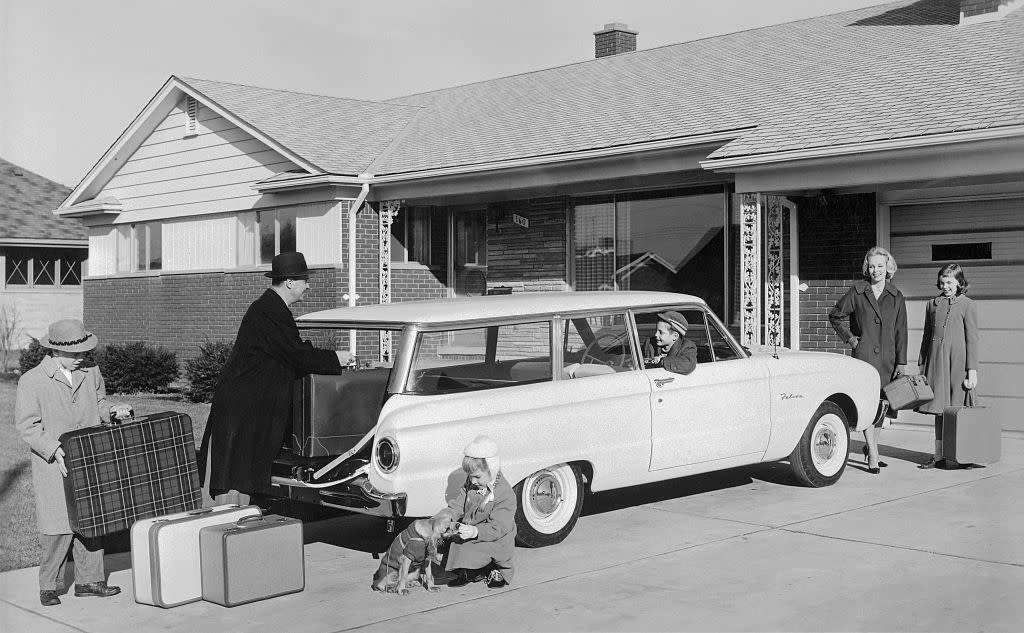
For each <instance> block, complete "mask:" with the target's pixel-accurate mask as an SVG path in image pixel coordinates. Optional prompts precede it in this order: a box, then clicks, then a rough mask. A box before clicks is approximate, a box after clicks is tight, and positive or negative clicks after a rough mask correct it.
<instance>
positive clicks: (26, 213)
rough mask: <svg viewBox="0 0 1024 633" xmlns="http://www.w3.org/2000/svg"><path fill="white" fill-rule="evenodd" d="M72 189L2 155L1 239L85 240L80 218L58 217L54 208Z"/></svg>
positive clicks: (0, 169)
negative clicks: (4, 158)
mask: <svg viewBox="0 0 1024 633" xmlns="http://www.w3.org/2000/svg"><path fill="white" fill-rule="evenodd" d="M70 192H71V189H69V188H67V187H65V186H64V185H62V184H59V183H56V182H54V181H52V180H49V179H48V178H44V177H42V176H40V175H39V174H35V173H32V172H30V171H28V170H27V169H23V168H21V167H18V166H17V165H15V164H14V163H11V162H8V161H6V160H3V159H2V158H0V242H7V241H15V240H17V241H20V240H45V241H63V240H79V241H82V242H83V243H84V241H85V240H86V237H87V231H86V228H85V227H84V226H82V224H81V222H79V221H77V220H68V219H62V218H58V217H56V216H54V215H53V209H56V208H57V205H59V204H60V203H61V201H62V200H64V198H65V197H67V195H68V194H69V193H70Z"/></svg>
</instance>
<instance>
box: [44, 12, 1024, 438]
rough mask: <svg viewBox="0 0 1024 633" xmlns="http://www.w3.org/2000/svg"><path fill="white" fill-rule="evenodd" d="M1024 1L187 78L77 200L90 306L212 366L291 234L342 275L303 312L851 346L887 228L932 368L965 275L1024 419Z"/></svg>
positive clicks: (1005, 399) (987, 359)
mask: <svg viewBox="0 0 1024 633" xmlns="http://www.w3.org/2000/svg"><path fill="white" fill-rule="evenodd" d="M1021 4H1022V3H1021V2H1020V0H1012V1H1011V0H991V1H988V2H977V1H973V0H963V1H962V2H960V3H959V4H958V3H957V2H955V1H953V2H950V1H948V0H914V1H909V0H904V1H901V2H895V3H891V4H886V5H881V6H877V7H871V8H867V9H860V10H856V11H850V12H845V13H839V14H835V15H828V16H823V17H819V18H813V19H808V20H801V21H798V22H792V23H787V24H780V25H776V26H770V27H765V28H760V29H753V30H749V31H743V32H740V33H733V34H728V35H722V36H718V37H712V38H706V39H701V40H696V41H692V42H684V43H681V44H675V45H671V46H663V47H659V48H655V49H651V50H640V51H637V50H635V45H636V37H637V34H636V32H634V31H630V30H629V29H628V28H627V27H626V26H625V25H621V24H610V25H607V26H606V27H605V29H603V30H599V31H598V32H596V33H595V51H596V52H597V54H598V57H597V58H596V59H593V60H589V61H586V62H581V63H577V64H570V65H566V66H561V67H556V68H550V69H546V70H540V71H536V72H531V73H526V74H521V75H515V76H511V77H503V78H498V79H493V80H488V81H483V82H479V83H474V84H468V85H464V86H457V87H453V88H447V89H442V90H437V91H433V92H428V93H423V94H416V95H410V96H405V97H398V98H394V99H391V100H388V101H380V102H371V101H356V100H350V99H344V98H339V97H328V96H320V95H310V94H300V93H295V92H288V91H281V90H272V89H267V88H259V87H254V86H241V85H236V84H229V83H222V82H215V81H209V80H202V79H191V78H185V77H177V76H173V77H171V78H170V79H169V80H168V81H167V82H166V83H165V84H164V85H163V87H162V88H161V89H160V90H159V92H158V93H157V94H156V95H155V96H154V97H153V99H152V100H151V101H150V102H149V104H148V105H147V106H146V107H145V109H144V110H143V111H142V112H141V113H140V114H139V116H138V117H137V118H136V119H135V121H133V122H132V124H131V125H130V126H129V127H128V128H127V129H126V130H125V132H124V133H123V134H122V135H121V136H120V137H119V138H118V139H117V140H116V141H115V142H114V144H113V145H112V146H111V148H110V149H109V150H108V152H107V153H106V154H104V155H103V156H102V157H101V158H100V160H99V162H98V163H97V164H96V165H95V166H94V167H93V168H92V169H91V170H90V171H89V173H88V174H87V175H86V176H85V178H84V179H83V180H82V182H81V184H80V185H79V186H78V187H77V188H76V189H75V190H74V191H73V192H72V193H71V194H70V195H69V196H68V198H67V199H66V200H65V201H64V203H63V204H61V205H60V207H59V209H58V213H59V214H60V215H63V216H68V217H77V218H82V219H83V221H84V222H85V223H86V224H87V225H88V226H89V255H90V264H89V270H88V275H87V277H86V279H85V282H84V284H85V297H86V298H85V317H86V320H87V322H88V323H89V324H90V326H91V327H93V328H95V329H96V330H97V331H98V332H99V333H100V335H101V336H103V337H105V338H108V339H139V338H143V339H147V340H149V341H151V342H154V343H158V344H162V345H166V346H168V347H170V348H172V349H175V350H176V351H178V352H179V353H181V354H184V355H186V356H188V355H190V354H192V353H194V351H195V343H196V342H197V341H200V340H202V339H203V338H204V337H208V338H222V339H230V338H231V337H233V336H234V333H235V330H236V328H237V324H238V321H239V319H240V317H241V315H242V313H243V311H244V310H245V308H246V306H247V305H248V303H249V302H250V301H251V300H252V299H253V298H254V297H255V296H256V295H257V294H258V293H259V292H260V291H261V290H262V289H263V288H264V287H265V285H266V280H265V279H264V277H263V276H262V273H263V272H264V271H265V270H266V269H267V267H268V266H267V265H268V263H269V261H270V258H271V257H272V256H273V255H274V253H276V252H280V251H282V250H290V249H293V248H294V249H297V250H301V251H303V252H304V253H305V254H306V257H307V260H308V261H309V262H310V264H311V265H314V266H316V267H318V268H320V269H321V270H322V272H321V274H319V275H317V276H316V277H314V280H313V295H312V297H311V299H310V300H309V301H306V302H304V303H303V304H301V307H300V308H299V309H300V310H302V311H310V310H317V309H321V308H325V307H333V306H340V305H354V304H364V303H376V302H387V301H405V300H412V299H420V298H434V297H450V296H457V295H466V294H469V295H472V294H481V293H483V292H486V291H487V290H488V289H493V288H496V287H502V288H504V289H509V288H511V289H512V291H513V292H535V291H566V290H573V289H578V290H582V289H609V290H616V289H627V288H644V287H648V286H650V285H651V284H655V285H657V287H658V288H659V289H672V290H676V291H681V292H689V293H693V294H697V295H700V296H703V297H705V298H706V299H707V300H708V302H709V304H710V305H711V307H712V308H713V309H714V310H715V311H716V312H717V313H718V314H719V316H720V317H721V318H722V320H723V321H724V322H725V323H726V324H728V325H729V326H730V327H731V328H733V330H734V331H735V332H737V333H738V335H739V336H740V338H741V340H742V341H743V342H744V343H745V344H751V345H753V344H761V343H768V344H776V343H777V344H781V345H785V346H789V347H794V348H800V349H811V350H827V351H843V349H842V346H841V344H840V342H839V341H838V339H837V338H836V337H835V335H834V333H833V332H832V330H831V328H830V327H829V325H828V322H827V318H826V316H827V312H828V310H829V308H830V307H831V306H832V305H833V304H834V302H835V300H836V299H837V298H838V297H839V296H840V295H841V293H842V292H843V291H844V289H845V288H846V287H847V286H848V285H849V284H850V283H851V282H852V281H853V280H855V279H856V278H858V277H859V271H860V266H861V261H862V258H863V255H864V252H865V251H866V250H867V249H868V248H870V247H871V246H872V245H874V244H881V245H885V246H888V247H889V248H890V249H891V250H892V251H893V252H894V254H895V256H896V258H897V260H898V261H899V263H900V272H899V274H898V276H897V278H896V283H897V285H899V286H900V287H901V288H902V289H903V291H904V293H905V294H906V295H907V296H908V298H909V300H910V304H911V307H910V323H911V328H912V331H911V344H910V356H911V359H912V360H911V362H912V363H913V362H914V360H916V357H917V346H918V344H919V342H920V336H921V322H922V320H923V313H924V302H925V300H926V299H927V298H928V297H930V296H933V295H934V294H935V290H934V275H935V271H937V270H938V268H939V267H940V266H941V265H942V264H943V263H945V262H947V261H951V260H957V261H961V262H962V263H963V264H964V265H965V266H966V268H967V270H968V272H969V274H970V277H971V281H972V291H971V293H972V296H974V297H975V298H976V299H978V300H979V301H981V303H982V305H981V311H982V314H983V315H984V323H983V325H984V331H983V342H982V347H983V349H982V353H981V357H982V359H983V361H984V364H983V366H982V368H981V372H982V376H983V385H982V388H981V393H982V396H983V397H984V398H986V400H987V401H988V403H989V405H990V406H991V407H992V408H993V410H994V411H996V412H997V413H999V414H1000V415H1001V416H1003V417H1004V419H1005V420H1006V425H1007V426H1008V427H1013V428H1020V429H1024V426H1022V425H1021V422H1020V421H1019V420H1016V416H1010V413H1009V412H1010V411H1012V410H1013V408H1014V407H1017V406H1020V405H1021V404H1024V402H1022V400H1024V397H1022V394H1021V392H1020V389H1019V387H1018V385H1019V384H1020V383H1021V381H1022V380H1024V364H1022V363H1021V356H1022V355H1024V325H1022V323H1021V321H1020V319H1019V317H1017V316H1016V315H1018V314H1019V313H1020V312H1021V308H1022V307H1024V282H1022V279H1024V275H1022V273H1024V224H1022V222H1021V219H1020V218H1021V210H1022V209H1021V207H1022V201H1024V108H1022V107H1021V103H1022V82H1021V74H1020V72H1019V71H1020V66H1019V60H1020V45H1019V43H1020V42H1021V41H1024V11H1021V10H1017V9H1018V7H1019V6H1020V5H1021ZM641 259H642V261H640V260H641ZM655 264H656V265H655ZM356 351H357V352H358V353H359V354H360V355H361V356H364V357H365V356H376V355H378V354H380V355H387V353H388V349H387V347H386V345H384V344H382V343H380V342H378V341H375V340H369V339H366V340H363V339H360V340H359V342H358V349H357V350H356ZM901 419H902V418H901Z"/></svg>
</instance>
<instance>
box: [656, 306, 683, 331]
mask: <svg viewBox="0 0 1024 633" xmlns="http://www.w3.org/2000/svg"><path fill="white" fill-rule="evenodd" d="M658 318H659V319H661V320H662V321H664V322H665V323H668V324H669V325H671V326H672V328H673V329H674V330H675V331H676V332H679V333H680V334H682V335H683V336H686V330H688V329H690V324H689V323H687V321H686V317H684V316H683V315H681V314H679V313H678V312H676V311H675V310H669V311H668V312H659V313H658Z"/></svg>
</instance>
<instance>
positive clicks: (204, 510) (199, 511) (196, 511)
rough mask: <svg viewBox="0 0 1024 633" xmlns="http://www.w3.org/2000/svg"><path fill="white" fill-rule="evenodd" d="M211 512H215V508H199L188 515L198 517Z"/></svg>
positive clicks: (190, 511)
mask: <svg viewBox="0 0 1024 633" xmlns="http://www.w3.org/2000/svg"><path fill="white" fill-rule="evenodd" d="M211 512H213V508H199V509H198V510H189V511H188V515H189V516H197V515H200V514H209V513H211Z"/></svg>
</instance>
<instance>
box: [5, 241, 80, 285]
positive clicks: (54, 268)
mask: <svg viewBox="0 0 1024 633" xmlns="http://www.w3.org/2000/svg"><path fill="white" fill-rule="evenodd" d="M3 254H4V259H5V264H4V282H5V283H6V285H8V286H13V287H19V286H21V287H26V288H37V287H38V288H46V287H50V288H53V287H63V286H80V285H82V261H84V260H85V255H84V254H83V253H80V252H75V251H70V250H68V249H60V248H9V249H5V250H4V253H3Z"/></svg>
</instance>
